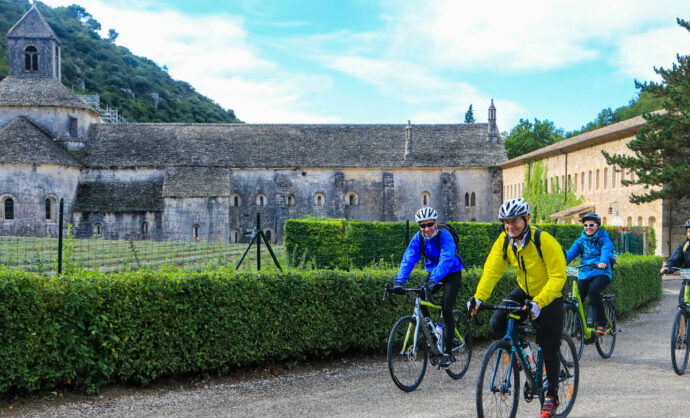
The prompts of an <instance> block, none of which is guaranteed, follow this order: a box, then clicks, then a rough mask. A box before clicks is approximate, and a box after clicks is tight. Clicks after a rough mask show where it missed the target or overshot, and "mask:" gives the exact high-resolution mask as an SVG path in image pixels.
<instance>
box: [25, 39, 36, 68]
mask: <svg viewBox="0 0 690 418" xmlns="http://www.w3.org/2000/svg"><path fill="white" fill-rule="evenodd" d="M24 71H29V72H35V71H38V50H37V49H36V47H35V46H33V45H29V46H27V47H26V48H24Z"/></svg>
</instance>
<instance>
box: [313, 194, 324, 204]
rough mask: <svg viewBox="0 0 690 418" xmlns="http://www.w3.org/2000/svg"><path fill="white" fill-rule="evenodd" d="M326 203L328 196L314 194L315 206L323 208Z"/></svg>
mask: <svg viewBox="0 0 690 418" xmlns="http://www.w3.org/2000/svg"><path fill="white" fill-rule="evenodd" d="M324 202H326V195H325V194H323V193H321V192H318V193H314V205H316V206H323V204H324Z"/></svg>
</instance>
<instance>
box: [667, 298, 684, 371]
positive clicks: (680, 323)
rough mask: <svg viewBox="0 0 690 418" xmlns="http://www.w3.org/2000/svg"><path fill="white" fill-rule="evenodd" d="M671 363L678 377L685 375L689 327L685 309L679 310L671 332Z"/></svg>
mask: <svg viewBox="0 0 690 418" xmlns="http://www.w3.org/2000/svg"><path fill="white" fill-rule="evenodd" d="M671 363H672V364H673V371H674V372H676V374H677V375H682V374H683V373H685V368H686V367H687V366H688V326H687V317H686V316H685V312H683V309H678V311H677V312H676V318H675V319H674V320H673V329H672V330H671Z"/></svg>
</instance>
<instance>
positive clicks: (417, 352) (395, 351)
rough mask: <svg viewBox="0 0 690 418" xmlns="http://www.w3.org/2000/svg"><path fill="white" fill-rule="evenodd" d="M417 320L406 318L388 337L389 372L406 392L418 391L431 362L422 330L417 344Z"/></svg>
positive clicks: (410, 317) (403, 318)
mask: <svg viewBox="0 0 690 418" xmlns="http://www.w3.org/2000/svg"><path fill="white" fill-rule="evenodd" d="M416 326H417V320H416V319H415V318H414V317H412V316H404V317H402V318H400V319H398V322H396V323H395V325H393V329H392V330H391V335H390V337H388V354H387V357H388V370H389V371H390V373H391V377H392V378H393V382H394V383H395V385H396V386H397V387H399V388H400V389H401V390H403V391H405V392H411V391H413V390H415V389H417V386H419V384H420V383H422V379H423V378H424V373H425V372H426V364H427V361H428V360H429V350H427V345H426V341H425V337H424V334H423V333H422V331H421V329H420V330H419V334H418V335H417V341H416V344H415V329H416Z"/></svg>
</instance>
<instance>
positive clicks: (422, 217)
mask: <svg viewBox="0 0 690 418" xmlns="http://www.w3.org/2000/svg"><path fill="white" fill-rule="evenodd" d="M436 219H438V212H436V210H435V209H434V208H432V207H429V206H427V207H424V208H421V209H419V210H418V211H417V213H415V214H414V220H415V222H421V221H428V220H434V221H435V220H436Z"/></svg>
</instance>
